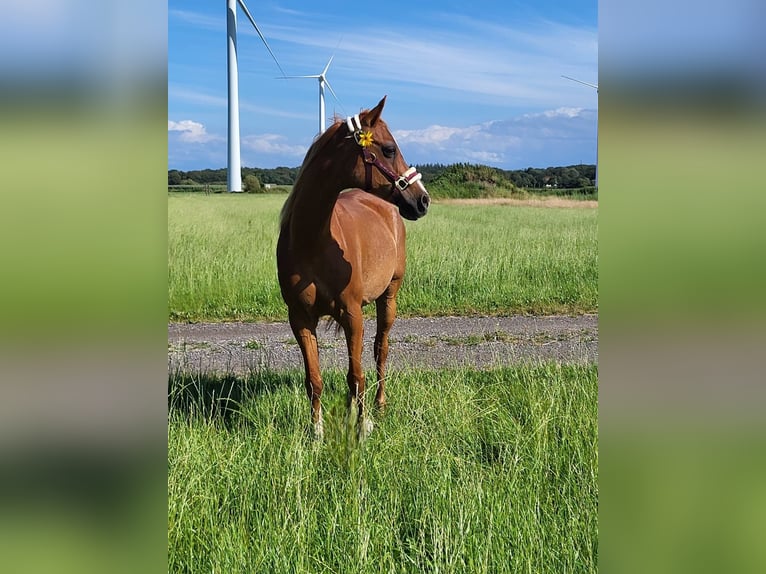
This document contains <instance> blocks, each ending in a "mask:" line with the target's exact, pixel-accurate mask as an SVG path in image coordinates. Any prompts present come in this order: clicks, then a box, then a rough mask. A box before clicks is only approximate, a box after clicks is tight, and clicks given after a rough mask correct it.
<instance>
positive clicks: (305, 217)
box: [290, 162, 353, 245]
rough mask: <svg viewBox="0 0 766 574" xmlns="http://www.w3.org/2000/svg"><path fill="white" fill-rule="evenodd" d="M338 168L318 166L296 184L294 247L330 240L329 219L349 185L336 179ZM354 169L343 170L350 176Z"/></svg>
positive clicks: (331, 165) (293, 218)
mask: <svg viewBox="0 0 766 574" xmlns="http://www.w3.org/2000/svg"><path fill="white" fill-rule="evenodd" d="M338 168H339V166H338V165H337V164H332V163H330V164H328V163H324V162H322V163H319V164H317V165H313V164H312V165H309V166H307V168H306V169H305V170H302V171H301V175H300V177H299V178H298V181H296V182H295V187H296V188H295V189H294V193H295V194H296V196H295V201H294V203H293V211H292V215H291V220H290V226H291V233H290V235H291V239H292V241H293V242H295V243H304V244H309V245H311V244H317V243H321V242H322V241H324V240H327V239H329V237H330V218H331V217H332V212H333V209H334V208H335V202H336V200H337V199H338V196H339V195H340V192H341V191H343V189H345V188H346V187H348V186H347V185H344V183H348V181H347V180H346V181H344V179H343V178H342V177H339V176H338V175H337V173H338V171H336V170H338ZM351 169H353V167H349V168H347V170H348V171H347V170H346V169H344V170H343V172H344V173H346V174H348V173H350V170H351Z"/></svg>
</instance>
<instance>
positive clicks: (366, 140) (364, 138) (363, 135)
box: [356, 132, 373, 147]
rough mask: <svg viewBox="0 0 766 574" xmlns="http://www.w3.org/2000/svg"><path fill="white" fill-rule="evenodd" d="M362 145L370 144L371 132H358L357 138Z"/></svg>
mask: <svg viewBox="0 0 766 574" xmlns="http://www.w3.org/2000/svg"><path fill="white" fill-rule="evenodd" d="M356 141H358V142H359V145H360V146H362V147H368V146H370V145H372V141H373V140H372V132H359V137H358V138H357V140H356Z"/></svg>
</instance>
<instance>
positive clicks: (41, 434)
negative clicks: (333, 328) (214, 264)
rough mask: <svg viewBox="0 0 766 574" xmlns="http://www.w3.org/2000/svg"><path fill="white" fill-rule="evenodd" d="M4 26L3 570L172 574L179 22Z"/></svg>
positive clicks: (18, 6) (8, 12)
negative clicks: (170, 69)
mask: <svg viewBox="0 0 766 574" xmlns="http://www.w3.org/2000/svg"><path fill="white" fill-rule="evenodd" d="M2 12H3V16H2V18H1V19H0V125H2V129H0V157H1V158H2V164H3V182H2V183H3V185H2V191H1V192H0V198H2V208H0V245H2V247H0V269H3V274H2V276H3V281H2V282H0V285H1V286H0V381H2V383H0V384H2V391H3V399H2V400H1V401H0V493H2V494H0V507H1V508H3V511H2V513H0V555H2V556H3V565H4V566H5V567H6V569H7V570H8V571H13V572H35V571H46V572H51V571H56V572H78V573H83V572H119V571H125V572H149V571H160V572H163V571H167V562H166V557H167V545H166V536H167V533H166V524H167V512H166V492H167V490H166V468H167V450H166V449H167V446H166V445H167V434H166V420H167V419H166V405H167V400H166V389H167V383H166V376H167V362H166V361H167V357H166V344H167V304H166V300H167V299H166V297H167V296H166V291H167V288H166V276H167V269H166V227H167V217H166V200H165V192H164V190H165V185H166V171H167V139H166V138H167V131H166V128H167V123H166V122H167V55H166V54H167V7H166V5H164V4H162V3H156V2H150V1H149V0H137V1H133V2H111V1H106V2H95V3H94V2H87V1H85V0H43V1H41V2H34V3H25V2H21V3H4V4H3V10H2Z"/></svg>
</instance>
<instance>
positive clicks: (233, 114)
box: [226, 0, 285, 192]
mask: <svg viewBox="0 0 766 574" xmlns="http://www.w3.org/2000/svg"><path fill="white" fill-rule="evenodd" d="M237 4H239V6H240V7H241V8H242V11H243V12H244V13H245V16H247V18H248V20H250V23H251V24H252V25H253V28H255V31H256V32H258V35H259V36H260V37H261V40H262V41H263V44H264V45H265V46H266V49H267V50H268V51H269V54H271V57H272V58H273V59H274V62H276V64H277V67H278V68H279V71H280V72H282V75H283V76H284V75H285V72H284V70H283V69H282V66H280V65H279V61H278V60H277V57H276V56H275V55H274V52H272V51H271V48H270V47H269V43H268V42H267V41H266V38H265V37H264V36H263V34H262V33H261V30H260V28H258V24H256V23H255V20H253V17H252V16H251V15H250V10H248V9H247V6H245V3H244V1H243V0H226V36H227V48H228V51H227V54H226V56H227V63H228V68H227V72H228V88H229V92H228V96H229V98H228V99H229V138H228V169H227V172H228V173H227V184H226V187H227V189H228V191H230V192H232V191H235V192H236V191H242V164H241V160H240V153H239V151H240V146H239V72H238V71H237Z"/></svg>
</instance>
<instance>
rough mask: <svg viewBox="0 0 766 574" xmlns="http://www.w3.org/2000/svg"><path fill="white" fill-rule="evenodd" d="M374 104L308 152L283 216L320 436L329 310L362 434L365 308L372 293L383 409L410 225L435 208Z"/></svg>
mask: <svg viewBox="0 0 766 574" xmlns="http://www.w3.org/2000/svg"><path fill="white" fill-rule="evenodd" d="M385 102H386V96H384V97H383V98H382V99H381V100H380V102H379V103H378V105H377V106H375V107H374V108H372V109H369V110H364V111H362V112H360V113H359V114H356V115H355V116H351V117H348V118H346V119H345V121H344V120H342V119H340V118H337V117H336V118H335V121H334V123H333V124H332V125H330V126H329V127H328V128H327V130H326V131H325V132H324V133H322V134H320V135H319V136H317V138H316V139H315V141H314V142H313V144H312V145H311V146H310V147H309V149H308V151H307V152H306V156H305V158H304V160H303V164H302V165H301V169H300V171H299V173H298V177H297V179H296V182H295V185H294V186H293V189H292V191H291V193H290V195H289V196H288V198H287V200H286V201H285V203H284V206H283V208H282V212H281V215H280V231H279V239H278V241H277V253H276V256H277V276H278V280H279V286H280V291H281V293H282V298H283V299H284V302H285V303H286V305H287V309H288V319H289V322H290V327H291V329H292V332H293V334H294V336H295V339H296V341H297V342H298V345H299V346H300V349H301V354H302V357H303V364H304V368H305V381H304V384H305V387H306V393H307V394H308V398H309V400H310V402H311V424H312V425H313V430H314V436H315V438H316V439H319V440H321V439H322V437H323V434H324V423H323V416H322V405H321V396H322V374H321V371H320V368H319V353H318V346H317V336H316V328H317V325H318V322H319V319H320V318H321V317H325V316H330V317H331V318H332V319H334V320H335V321H336V322H337V323H338V325H339V328H342V329H343V331H344V334H345V338H346V346H347V349H348V357H349V364H348V374H347V377H346V381H347V383H348V396H347V401H346V407H347V412H348V418H349V423H350V424H352V423H353V424H355V425H356V430H357V436H358V437H359V438H364V437H366V436H367V435H368V434H369V432H370V431H371V430H372V426H373V425H372V421H371V420H369V418H368V416H367V412H366V409H365V403H364V395H365V378H364V372H363V369H362V346H363V330H364V325H363V316H362V307H363V306H364V305H367V304H368V303H371V302H373V301H374V302H375V307H376V317H377V332H376V334H375V343H374V348H373V350H374V357H375V366H376V374H377V382H378V387H377V391H376V394H375V406H376V408H377V409H379V410H380V411H382V410H383V409H384V408H385V403H386V397H385V374H386V359H387V357H388V334H389V332H390V330H391V326H392V325H393V323H394V319H395V317H396V295H397V292H398V291H399V288H400V286H401V284H402V279H403V278H404V271H405V227H404V222H403V221H402V217H404V218H406V219H409V220H416V219H419V218H421V217H423V216H424V215H426V212H427V211H428V206H429V203H430V198H429V196H428V191H427V190H426V188H425V186H424V185H423V183H422V181H421V177H422V176H421V174H420V173H418V172H417V170H416V169H415V168H413V167H410V166H409V165H408V164H407V163H406V162H405V160H404V158H403V157H402V154H401V152H400V150H399V147H398V145H397V144H396V141H395V139H394V137H393V135H391V132H390V131H389V129H388V126H387V125H386V123H385V122H384V121H383V119H381V112H382V111H383V107H384V105H385Z"/></svg>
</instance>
